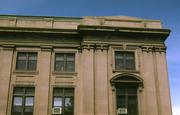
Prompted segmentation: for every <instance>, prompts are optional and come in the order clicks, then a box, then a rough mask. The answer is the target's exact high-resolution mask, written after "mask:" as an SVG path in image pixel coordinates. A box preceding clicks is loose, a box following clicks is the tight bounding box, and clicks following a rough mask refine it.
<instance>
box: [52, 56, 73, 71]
mask: <svg viewBox="0 0 180 115" xmlns="http://www.w3.org/2000/svg"><path fill="white" fill-rule="evenodd" d="M54 71H60V72H74V71H75V54H74V53H56V54H55V64H54Z"/></svg>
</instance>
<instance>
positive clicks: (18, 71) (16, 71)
mask: <svg viewBox="0 0 180 115" xmlns="http://www.w3.org/2000/svg"><path fill="white" fill-rule="evenodd" d="M13 73H14V74H28V75H37V74H39V71H28V70H27V71H26V70H15V71H14V72H13Z"/></svg>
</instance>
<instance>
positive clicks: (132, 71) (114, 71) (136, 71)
mask: <svg viewBox="0 0 180 115" xmlns="http://www.w3.org/2000/svg"><path fill="white" fill-rule="evenodd" d="M116 72H125V73H127V72H131V73H139V70H115V69H113V73H116Z"/></svg>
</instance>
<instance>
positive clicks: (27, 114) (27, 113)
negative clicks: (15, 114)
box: [24, 106, 33, 115]
mask: <svg viewBox="0 0 180 115" xmlns="http://www.w3.org/2000/svg"><path fill="white" fill-rule="evenodd" d="M24 112H25V115H31V114H32V113H33V107H32V106H26V107H25V110H24Z"/></svg>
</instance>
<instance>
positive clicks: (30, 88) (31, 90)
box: [26, 87, 34, 95]
mask: <svg viewBox="0 0 180 115" xmlns="http://www.w3.org/2000/svg"><path fill="white" fill-rule="evenodd" d="M26 94H28V95H34V88H32V87H27V88H26Z"/></svg>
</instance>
